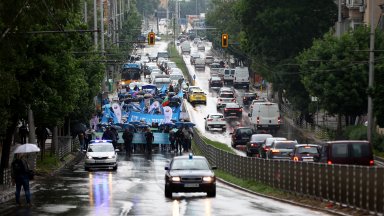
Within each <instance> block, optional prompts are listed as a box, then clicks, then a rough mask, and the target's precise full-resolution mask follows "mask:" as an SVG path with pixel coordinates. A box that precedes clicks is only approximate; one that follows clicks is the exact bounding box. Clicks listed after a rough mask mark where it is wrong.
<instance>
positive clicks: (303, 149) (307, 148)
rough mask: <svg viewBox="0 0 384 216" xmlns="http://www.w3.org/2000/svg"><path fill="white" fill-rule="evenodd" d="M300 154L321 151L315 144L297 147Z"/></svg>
mask: <svg viewBox="0 0 384 216" xmlns="http://www.w3.org/2000/svg"><path fill="white" fill-rule="evenodd" d="M297 153H299V154H317V153H319V151H318V149H317V148H316V147H314V146H302V147H299V148H298V149H297Z"/></svg>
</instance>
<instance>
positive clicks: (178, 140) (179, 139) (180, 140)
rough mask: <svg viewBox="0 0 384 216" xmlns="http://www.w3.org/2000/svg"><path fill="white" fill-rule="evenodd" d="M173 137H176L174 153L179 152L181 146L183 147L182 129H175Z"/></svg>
mask: <svg viewBox="0 0 384 216" xmlns="http://www.w3.org/2000/svg"><path fill="white" fill-rule="evenodd" d="M175 137H176V152H177V151H178V152H180V153H181V151H182V146H184V134H183V128H182V127H180V128H179V129H177V131H176V133H175Z"/></svg>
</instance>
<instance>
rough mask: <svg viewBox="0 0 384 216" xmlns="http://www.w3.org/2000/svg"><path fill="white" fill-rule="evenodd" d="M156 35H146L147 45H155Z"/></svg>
mask: <svg viewBox="0 0 384 216" xmlns="http://www.w3.org/2000/svg"><path fill="white" fill-rule="evenodd" d="M155 37H156V35H155V33H154V32H149V33H148V45H155V41H156V39H155Z"/></svg>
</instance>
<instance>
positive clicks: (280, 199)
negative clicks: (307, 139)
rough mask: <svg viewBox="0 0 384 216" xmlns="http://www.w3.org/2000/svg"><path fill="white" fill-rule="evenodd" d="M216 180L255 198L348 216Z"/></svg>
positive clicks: (343, 214)
mask: <svg viewBox="0 0 384 216" xmlns="http://www.w3.org/2000/svg"><path fill="white" fill-rule="evenodd" d="M216 179H217V180H218V181H219V182H221V183H223V184H225V185H228V186H231V187H233V188H236V189H238V190H241V191H244V192H247V193H250V194H253V195H257V196H260V197H264V198H268V199H273V200H276V201H280V202H284V203H288V204H291V205H295V206H299V207H304V208H307V209H312V210H316V211H320V212H326V213H329V214H333V215H339V216H348V215H349V214H345V213H341V212H337V211H334V210H331V209H324V208H319V207H315V206H311V205H307V204H302V203H298V202H295V201H292V200H286V199H282V198H277V197H273V196H269V195H265V194H261V193H258V192H254V191H251V190H248V189H246V188H243V187H240V186H238V185H236V184H233V183H231V182H228V181H225V180H223V179H221V178H216Z"/></svg>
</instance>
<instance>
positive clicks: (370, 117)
mask: <svg viewBox="0 0 384 216" xmlns="http://www.w3.org/2000/svg"><path fill="white" fill-rule="evenodd" d="M370 4H371V9H370V10H371V22H370V24H371V32H370V44H369V80H368V89H369V91H368V92H369V93H368V114H367V117H368V127H367V129H368V131H367V136H368V137H367V138H368V141H369V142H370V143H372V137H373V136H372V135H373V126H374V122H373V121H374V120H373V100H372V91H371V90H372V89H373V83H374V76H375V72H374V66H375V53H374V50H375V25H374V11H375V8H374V0H371V1H370Z"/></svg>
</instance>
